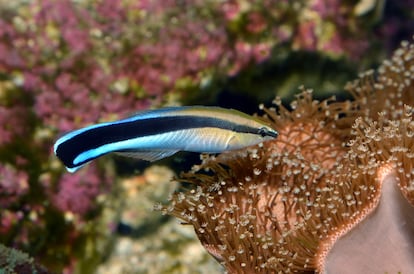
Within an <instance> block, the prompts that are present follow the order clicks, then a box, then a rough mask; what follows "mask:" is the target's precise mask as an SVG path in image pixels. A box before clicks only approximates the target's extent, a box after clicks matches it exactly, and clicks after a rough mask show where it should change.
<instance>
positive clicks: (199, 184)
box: [160, 42, 414, 273]
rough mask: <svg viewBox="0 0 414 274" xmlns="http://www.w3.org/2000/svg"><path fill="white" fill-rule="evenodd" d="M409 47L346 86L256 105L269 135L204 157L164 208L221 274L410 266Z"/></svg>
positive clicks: (413, 263)
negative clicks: (343, 93) (335, 94)
mask: <svg viewBox="0 0 414 274" xmlns="http://www.w3.org/2000/svg"><path fill="white" fill-rule="evenodd" d="M413 58H414V46H413V45H412V44H409V43H407V42H404V43H402V45H401V47H400V48H399V49H398V50H397V51H396V52H395V53H394V55H393V57H392V59H391V60H389V61H385V62H384V63H383V65H382V66H381V67H380V68H379V69H378V71H377V72H373V71H371V72H367V73H365V74H363V75H361V76H360V78H359V79H358V80H356V81H354V82H352V83H350V84H349V85H348V86H347V87H346V89H347V90H348V91H349V92H350V93H351V95H352V96H353V97H354V100H352V101H345V102H338V101H337V100H336V99H335V98H330V99H328V100H324V101H321V102H319V101H316V100H314V99H313V98H312V92H311V91H310V90H306V89H304V88H302V92H301V93H300V94H299V95H298V96H297V99H296V101H294V102H293V103H291V105H290V108H289V109H288V108H285V107H283V106H282V104H281V102H280V100H279V99H276V100H275V101H274V103H275V104H276V107H277V108H270V109H266V108H264V107H263V108H262V109H263V110H264V111H265V112H266V115H264V116H263V119H266V120H267V121H269V122H270V123H271V124H272V126H273V127H274V128H275V129H276V130H277V131H278V132H279V134H280V135H279V137H278V138H277V139H276V140H273V141H268V142H265V143H262V144H259V145H257V146H254V147H250V148H248V149H244V150H239V151H233V152H227V153H223V154H221V155H219V156H217V157H215V156H210V157H206V158H204V160H203V163H202V164H201V165H200V166H198V167H196V168H195V169H194V170H193V171H192V172H189V173H186V174H183V175H182V177H181V179H182V180H183V181H185V182H188V183H191V184H192V185H193V186H194V187H192V188H191V187H190V189H189V190H188V191H186V192H177V193H175V194H174V195H173V196H172V199H171V202H170V204H169V205H166V206H164V207H161V208H160V209H161V210H163V212H164V213H166V214H170V215H173V216H176V217H178V218H179V219H180V220H182V221H183V222H184V223H186V224H190V225H192V226H193V227H194V230H195V232H196V234H197V236H198V238H199V239H200V241H201V243H202V244H203V246H204V247H205V248H206V250H207V251H208V252H209V253H210V254H211V255H212V256H214V257H215V258H216V260H217V261H219V262H220V263H221V264H222V265H223V266H224V268H225V269H226V271H227V272H229V273H280V272H300V273H307V272H309V273H313V272H319V273H324V272H330V273H373V272H375V273H377V272H380V273H384V272H392V273H395V272H403V273H411V272H413V271H414V255H413V254H414V252H413V251H414V237H413V235H414V233H413V232H414V221H413V220H414V218H413V217H414V216H413V215H414V208H413V206H414V187H413V186H414V182H413V179H412V176H414V173H413V172H412V170H413V165H414V141H413V140H412V137H413V136H414V122H413V120H412V113H413V108H412V106H414V94H413V91H414V90H413V89H414V86H413V84H412V80H413V79H414V59H413Z"/></svg>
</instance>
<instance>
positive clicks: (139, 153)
mask: <svg viewBox="0 0 414 274" xmlns="http://www.w3.org/2000/svg"><path fill="white" fill-rule="evenodd" d="M177 152H178V150H124V151H118V152H117V154H119V155H122V156H126V157H132V158H137V159H141V160H145V161H150V162H154V161H157V160H160V159H163V158H166V157H169V156H171V155H173V154H175V153H177Z"/></svg>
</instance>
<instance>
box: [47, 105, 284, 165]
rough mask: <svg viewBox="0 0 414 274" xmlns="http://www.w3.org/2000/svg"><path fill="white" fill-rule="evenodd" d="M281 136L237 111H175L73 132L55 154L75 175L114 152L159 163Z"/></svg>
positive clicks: (61, 140)
mask: <svg viewBox="0 0 414 274" xmlns="http://www.w3.org/2000/svg"><path fill="white" fill-rule="evenodd" d="M277 136H278V133H277V132H276V131H275V130H274V129H272V128H271V127H270V126H269V125H268V124H266V123H265V122H263V121H261V120H259V119H257V118H255V117H252V116H249V115H247V114H244V113H242V112H239V111H236V110H233V109H223V108H219V107H202V106H191V107H170V108H162V109H157V110H150V111H144V112H140V113H138V114H136V115H134V116H131V117H129V118H126V119H122V120H119V121H115V122H108V123H101V124H96V125H91V126H88V127H85V128H82V129H78V130H75V131H72V132H69V133H68V134H66V135H64V136H62V137H61V138H59V139H58V140H57V141H56V143H55V146H54V152H55V154H56V155H57V156H58V157H59V159H60V160H61V161H62V162H63V163H64V164H65V166H66V168H67V170H68V171H70V172H74V171H76V170H77V169H79V168H80V167H82V166H83V165H85V164H86V163H88V162H89V161H91V160H93V159H95V158H98V157H100V156H102V155H105V154H108V153H111V152H117V153H120V154H123V155H126V156H131V157H135V158H139V159H143V160H147V161H155V160H159V159H162V158H164V157H168V156H170V155H173V154H174V153H176V152H178V151H192V152H200V153H220V152H223V151H227V150H234V149H239V148H243V147H247V146H251V145H255V144H258V143H260V142H263V141H266V140H271V139H273V138H276V137H277Z"/></svg>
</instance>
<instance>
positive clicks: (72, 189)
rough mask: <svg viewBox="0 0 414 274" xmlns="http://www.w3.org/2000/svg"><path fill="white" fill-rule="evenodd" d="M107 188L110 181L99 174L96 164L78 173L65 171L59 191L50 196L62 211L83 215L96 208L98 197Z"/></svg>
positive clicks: (59, 184)
mask: <svg viewBox="0 0 414 274" xmlns="http://www.w3.org/2000/svg"><path fill="white" fill-rule="evenodd" d="M106 179H108V178H106ZM107 189H108V181H105V178H101V177H100V176H99V175H98V172H97V169H96V167H95V166H94V165H90V166H89V167H88V168H84V169H82V170H81V171H79V172H77V173H76V174H69V173H64V174H63V176H62V177H61V179H60V181H59V183H58V188H57V192H56V193H51V197H50V198H51V200H52V203H53V204H54V205H55V206H56V208H58V209H59V210H60V211H62V212H72V213H75V214H78V215H81V216H82V215H85V214H86V213H88V212H89V211H90V210H91V209H93V208H94V201H95V199H96V197H97V196H98V195H99V194H101V193H103V192H105V191H106V190H107Z"/></svg>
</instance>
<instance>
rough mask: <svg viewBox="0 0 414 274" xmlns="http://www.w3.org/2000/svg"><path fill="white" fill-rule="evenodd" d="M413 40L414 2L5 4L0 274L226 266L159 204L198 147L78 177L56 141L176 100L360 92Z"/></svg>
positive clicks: (234, 102) (111, 160)
mask: <svg viewBox="0 0 414 274" xmlns="http://www.w3.org/2000/svg"><path fill="white" fill-rule="evenodd" d="M413 34H414V1H412V0H409V1H407V0H398V1H385V0H361V1H339V0H308V1H305V0H304V1H284V0H258V1H247V0H229V1H214V0H207V1H201V0H164V1H161V0H153V1H151V0H135V1H133V0H123V1H115V0H78V1H75V0H72V1H70V0H32V1H27V0H15V1H6V0H0V269H1V270H0V273H13V271H15V272H17V273H31V272H32V271H35V270H36V271H38V273H97V274H104V273H223V271H224V269H223V267H222V266H221V265H220V264H219V263H217V262H216V260H215V259H214V258H213V256H210V254H209V253H208V252H207V251H206V250H205V249H204V247H203V246H202V245H201V244H200V241H199V240H198V238H197V236H196V233H195V232H194V228H193V227H192V226H191V225H182V224H180V221H179V220H178V219H176V218H175V217H171V216H169V215H164V214H161V212H159V211H154V210H153V207H154V206H155V207H156V209H157V208H159V207H160V206H158V205H159V204H160V203H161V204H166V203H167V202H168V198H169V197H170V196H171V195H172V193H173V192H174V191H178V192H179V191H181V190H184V189H185V190H187V189H189V188H191V184H186V183H182V182H181V180H180V179H177V177H178V176H179V174H180V173H181V172H187V171H189V170H191V168H192V166H193V165H198V164H200V162H201V160H200V155H199V154H196V153H179V154H178V155H177V156H174V157H171V158H168V159H165V160H162V161H159V162H156V163H155V164H150V163H147V162H138V161H135V160H131V159H125V158H121V157H118V156H107V157H103V158H102V159H99V160H97V161H95V162H94V163H92V164H90V165H88V166H86V167H85V168H83V169H82V170H80V171H79V172H77V173H75V174H70V173H68V172H67V171H66V170H65V168H64V166H63V165H62V164H61V163H60V161H59V160H58V159H57V158H56V156H55V155H54V154H53V143H54V142H55V140H56V139H57V138H58V137H59V136H61V135H62V134H63V133H65V132H68V131H70V130H74V129H77V128H80V127H83V126H86V125H90V124H92V123H98V122H105V121H112V120H115V119H119V118H122V117H126V116H127V115H130V114H132V113H134V112H137V111H141V110H145V109H150V108H160V107H163V106H180V105H217V106H221V107H225V108H234V109H237V110H240V111H243V112H246V113H248V114H254V113H259V115H263V114H264V112H263V111H262V110H260V109H259V105H260V104H263V105H264V106H265V107H270V106H271V104H272V101H273V100H274V98H275V97H276V96H278V98H279V99H280V100H281V102H282V103H283V104H285V105H288V104H289V102H291V101H292V100H293V99H294V98H295V94H297V93H298V92H299V89H298V87H300V86H304V87H306V88H311V89H313V97H314V98H317V99H319V100H323V99H326V98H328V97H330V96H333V95H335V96H336V98H337V99H338V100H345V99H349V98H351V95H350V94H349V93H346V92H345V91H344V86H345V85H346V84H347V83H348V82H349V81H352V80H354V79H356V78H357V77H358V75H359V73H361V72H363V71H367V70H369V69H375V68H377V67H378V66H379V65H380V64H381V62H382V61H383V60H384V59H387V58H390V56H391V55H392V53H393V52H394V51H395V50H396V49H397V48H398V47H399V46H400V43H401V41H403V40H408V41H412V35H413ZM209 252H210V253H213V252H211V251H210V250H209ZM216 259H217V258H216ZM235 273H237V272H235Z"/></svg>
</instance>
